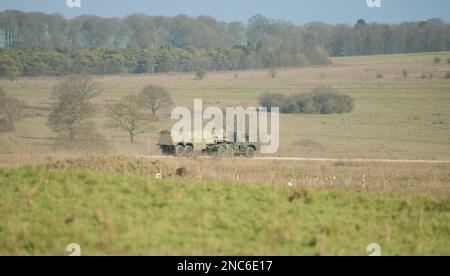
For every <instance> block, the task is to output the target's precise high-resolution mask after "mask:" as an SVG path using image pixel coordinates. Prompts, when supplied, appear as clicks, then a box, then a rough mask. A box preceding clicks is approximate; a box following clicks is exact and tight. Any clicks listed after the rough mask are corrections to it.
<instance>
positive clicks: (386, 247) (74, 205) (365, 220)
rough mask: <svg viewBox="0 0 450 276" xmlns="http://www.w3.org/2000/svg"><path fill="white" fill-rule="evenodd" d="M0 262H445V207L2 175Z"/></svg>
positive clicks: (76, 174) (411, 200)
mask: <svg viewBox="0 0 450 276" xmlns="http://www.w3.org/2000/svg"><path fill="white" fill-rule="evenodd" d="M0 198H1V200H0V255H66V254H68V253H67V252H66V251H65V250H66V245H68V244H69V243H79V244H80V246H81V254H82V255H122V254H126V255H179V254H181V255H368V254H369V253H368V252H366V247H367V245H368V244H370V243H378V244H380V246H381V254H382V255H449V254H450V252H449V248H450V239H449V237H450V200H449V199H448V197H447V198H438V197H433V196H427V197H425V196H416V195H402V196H400V195H393V194H388V193H380V192H365V191H363V190H357V189H352V190H348V191H343V190H331V189H318V188H303V187H296V188H288V187H287V186H274V185H257V184H246V185H240V184H238V183H235V182H212V181H196V180H187V179H182V178H175V179H172V180H170V179H169V180H167V179H166V180H161V181H157V180H154V179H152V178H149V177H143V176H136V175H131V174H130V175H129V174H123V173H121V174H118V173H105V172H92V171H86V170H61V169H49V168H45V167H34V168H33V167H24V168H21V169H0Z"/></svg>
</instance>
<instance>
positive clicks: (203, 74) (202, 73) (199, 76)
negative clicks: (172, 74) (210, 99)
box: [195, 67, 206, 80]
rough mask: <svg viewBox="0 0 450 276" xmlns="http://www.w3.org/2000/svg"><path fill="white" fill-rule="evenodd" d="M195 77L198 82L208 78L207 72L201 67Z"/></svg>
mask: <svg viewBox="0 0 450 276" xmlns="http://www.w3.org/2000/svg"><path fill="white" fill-rule="evenodd" d="M195 77H196V78H197V79H198V80H202V79H204V78H205V77H206V70H205V68H203V67H199V68H197V69H195Z"/></svg>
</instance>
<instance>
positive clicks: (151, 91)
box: [142, 85, 173, 115]
mask: <svg viewBox="0 0 450 276" xmlns="http://www.w3.org/2000/svg"><path fill="white" fill-rule="evenodd" d="M142 96H143V99H144V101H145V105H146V106H147V107H149V108H150V110H151V111H152V113H153V115H155V114H156V112H157V111H158V110H160V109H161V108H163V107H165V106H169V105H171V104H172V103H173V101H172V97H171V96H170V94H169V93H168V92H167V91H166V90H165V89H164V88H162V87H160V86H157V85H147V86H146V87H144V89H143V90H142Z"/></svg>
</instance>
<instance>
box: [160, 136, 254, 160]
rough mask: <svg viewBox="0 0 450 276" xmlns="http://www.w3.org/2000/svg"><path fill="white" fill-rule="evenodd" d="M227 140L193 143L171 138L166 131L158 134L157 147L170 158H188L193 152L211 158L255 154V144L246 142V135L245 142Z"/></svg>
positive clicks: (222, 138)
mask: <svg viewBox="0 0 450 276" xmlns="http://www.w3.org/2000/svg"><path fill="white" fill-rule="evenodd" d="M233 136H234V138H235V139H234V140H231V139H227V138H226V137H216V138H215V139H212V140H210V141H203V142H201V143H194V142H192V141H186V140H184V139H179V138H175V137H173V135H172V133H171V132H170V131H168V130H163V131H161V132H160V133H159V142H158V146H159V148H160V149H161V152H162V154H163V155H172V156H187V157H190V156H192V155H193V154H194V152H201V153H202V154H205V155H212V156H220V157H225V156H247V157H253V156H255V154H256V150H257V144H256V143H251V142H248V140H249V139H248V135H246V139H245V141H246V142H234V141H236V140H237V139H236V135H235V134H234V135H233Z"/></svg>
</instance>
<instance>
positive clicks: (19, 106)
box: [0, 87, 26, 130]
mask: <svg viewBox="0 0 450 276" xmlns="http://www.w3.org/2000/svg"><path fill="white" fill-rule="evenodd" d="M25 107H26V104H25V103H24V102H23V101H21V100H19V99H17V98H14V97H9V96H8V95H6V93H5V92H4V91H3V88H2V87H0V118H3V119H4V120H6V121H7V123H8V124H9V125H10V130H14V123H16V122H17V121H19V120H21V119H22V118H23V116H24V110H25Z"/></svg>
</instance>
